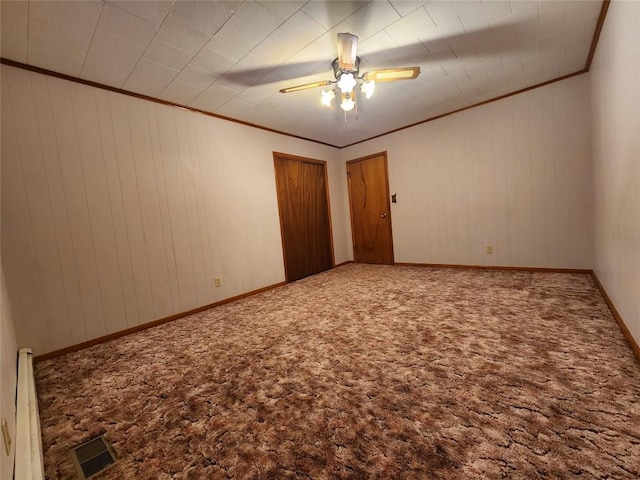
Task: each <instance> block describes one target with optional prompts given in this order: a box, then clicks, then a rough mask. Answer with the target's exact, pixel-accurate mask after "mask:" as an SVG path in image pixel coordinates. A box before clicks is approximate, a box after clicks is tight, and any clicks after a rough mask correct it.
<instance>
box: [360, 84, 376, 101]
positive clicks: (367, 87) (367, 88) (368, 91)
mask: <svg viewBox="0 0 640 480" xmlns="http://www.w3.org/2000/svg"><path fill="white" fill-rule="evenodd" d="M375 89H376V82H374V81H373V80H369V81H368V82H362V85H361V86H360V90H362V93H364V94H365V96H366V97H367V98H371V97H372V96H373V92H374V90H375Z"/></svg>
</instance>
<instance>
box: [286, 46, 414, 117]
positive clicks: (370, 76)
mask: <svg viewBox="0 0 640 480" xmlns="http://www.w3.org/2000/svg"><path fill="white" fill-rule="evenodd" d="M357 49H358V37H357V36H355V35H353V34H351V33H339V34H338V57H337V58H336V59H335V60H334V61H333V62H332V64H331V65H332V66H333V75H334V77H335V80H323V81H319V82H312V83H305V84H302V85H297V86H295V87H288V88H283V89H282V90H280V93H291V92H299V91H300V90H307V89H310V88H318V87H327V86H329V85H333V84H336V85H337V87H338V89H339V93H340V107H341V108H342V109H343V110H344V111H345V115H346V112H349V111H351V110H353V109H354V107H355V106H356V95H355V88H356V87H357V86H358V84H360V89H361V91H362V92H363V93H364V94H365V96H366V97H367V98H371V95H373V91H374V89H375V82H395V81H396V80H413V79H414V78H416V77H417V76H418V75H420V67H402V68H384V69H381V70H371V71H369V72H365V73H363V74H362V75H359V74H360V57H358V56H357V54H356V52H357ZM338 89H330V90H322V93H321V95H322V96H321V99H322V104H323V105H326V106H331V101H332V100H333V99H334V98H335V97H336V93H338Z"/></svg>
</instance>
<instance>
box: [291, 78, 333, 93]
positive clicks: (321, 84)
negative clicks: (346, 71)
mask: <svg viewBox="0 0 640 480" xmlns="http://www.w3.org/2000/svg"><path fill="white" fill-rule="evenodd" d="M332 83H335V82H333V81H331V80H323V81H321V82H313V83H304V84H302V85H296V86H295V87H288V88H283V89H281V90H280V93H290V92H299V91H300V90H307V89H309V88H317V87H326V86H327V85H331V84H332Z"/></svg>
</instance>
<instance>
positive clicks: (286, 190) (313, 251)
mask: <svg viewBox="0 0 640 480" xmlns="http://www.w3.org/2000/svg"><path fill="white" fill-rule="evenodd" d="M273 161H274V165H275V172H276V189H277V193H278V208H279V210H280V231H281V233H282V248H283V253H284V267H285V273H286V277H287V281H288V282H292V281H294V280H298V279H300V278H304V277H308V276H309V275H313V274H314V273H318V272H322V271H324V270H328V269H330V268H332V267H333V265H334V259H333V242H332V235H331V217H330V209H329V192H328V188H327V163H326V162H323V161H320V160H312V159H308V158H302V157H295V156H292V155H285V154H282V153H274V154H273Z"/></svg>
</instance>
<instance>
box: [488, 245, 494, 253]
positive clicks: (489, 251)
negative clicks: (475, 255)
mask: <svg viewBox="0 0 640 480" xmlns="http://www.w3.org/2000/svg"><path fill="white" fill-rule="evenodd" d="M487 255H493V245H487Z"/></svg>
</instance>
